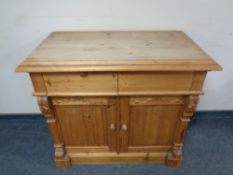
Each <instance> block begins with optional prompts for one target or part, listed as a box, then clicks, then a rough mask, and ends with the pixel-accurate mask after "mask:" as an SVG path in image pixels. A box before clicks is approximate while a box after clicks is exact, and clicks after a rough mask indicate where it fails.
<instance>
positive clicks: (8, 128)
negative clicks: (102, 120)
mask: <svg viewBox="0 0 233 175" xmlns="http://www.w3.org/2000/svg"><path fill="white" fill-rule="evenodd" d="M197 118H198V119H193V120H192V122H191V124H190V125H189V128H188V131H187V133H186V138H185V146H184V162H183V165H182V166H181V167H179V168H171V167H167V166H165V165H158V164H157V165H154V164H136V165H121V164H120V165H75V166H73V167H71V168H69V169H56V168H55V167H54V162H53V146H52V140H51V137H50V134H49V131H48V128H47V126H46V123H45V121H44V119H43V118H41V117H38V118H36V119H32V118H29V119H0V175H29V174H30V175H32V174H33V175H52V174H56V175H68V174H69V175H74V174H78V175H91V174H95V175H107V174H111V175H129V174H130V175H152V174H153V175H156V174H159V175H163V174H166V175H208V174H211V175H233V117H228V118H224V119H221V116H218V117H213V118H211V117H210V118H211V119H210V118H208V117H204V118H201V117H197Z"/></svg>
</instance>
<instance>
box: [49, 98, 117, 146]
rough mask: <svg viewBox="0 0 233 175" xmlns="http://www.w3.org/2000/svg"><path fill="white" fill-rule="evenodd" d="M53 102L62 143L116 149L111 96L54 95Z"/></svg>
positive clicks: (112, 99)
mask: <svg viewBox="0 0 233 175" xmlns="http://www.w3.org/2000/svg"><path fill="white" fill-rule="evenodd" d="M52 101H53V105H54V108H55V112H56V116H57V118H58V121H59V123H60V127H61V130H62V134H63V140H64V142H65V143H64V144H65V146H68V147H70V146H76V147H95V148H96V147H101V148H103V146H108V147H109V149H110V150H114V149H116V138H115V137H116V133H115V131H114V127H115V126H114V125H115V122H116V105H115V99H114V98H99V99H98V98H91V97H90V98H85V97H83V98H54V99H53V100H52ZM83 150H84V149H83Z"/></svg>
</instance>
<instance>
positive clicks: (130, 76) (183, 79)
mask: <svg viewBox="0 0 233 175" xmlns="http://www.w3.org/2000/svg"><path fill="white" fill-rule="evenodd" d="M193 75H194V74H193V72H187V73H178V72H158V73H157V72H156V73H120V74H119V94H120V95H124V94H125V95H131V94H142V95H150V94H151V95H152V94H157V93H159V92H177V91H189V90H190V89H191V87H192V80H193Z"/></svg>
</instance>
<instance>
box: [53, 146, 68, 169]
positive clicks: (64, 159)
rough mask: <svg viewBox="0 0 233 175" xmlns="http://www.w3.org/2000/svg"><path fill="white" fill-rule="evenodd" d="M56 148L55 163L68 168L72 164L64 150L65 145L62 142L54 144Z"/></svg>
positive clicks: (57, 165) (59, 166)
mask: <svg viewBox="0 0 233 175" xmlns="http://www.w3.org/2000/svg"><path fill="white" fill-rule="evenodd" d="M54 148H55V164H56V167H57V168H68V167H70V166H71V161H70V158H69V156H68V155H67V154H66V152H65V150H64V146H63V145H61V144H57V145H54Z"/></svg>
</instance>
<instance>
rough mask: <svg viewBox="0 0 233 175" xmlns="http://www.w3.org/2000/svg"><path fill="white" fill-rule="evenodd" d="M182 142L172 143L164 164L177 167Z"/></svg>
mask: <svg viewBox="0 0 233 175" xmlns="http://www.w3.org/2000/svg"><path fill="white" fill-rule="evenodd" d="M182 147H183V144H182V143H174V145H173V147H172V150H171V152H169V153H168V157H167V161H166V164H167V165H168V166H173V167H178V166H180V165H181V163H182V159H183V156H182V155H183V154H182Z"/></svg>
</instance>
